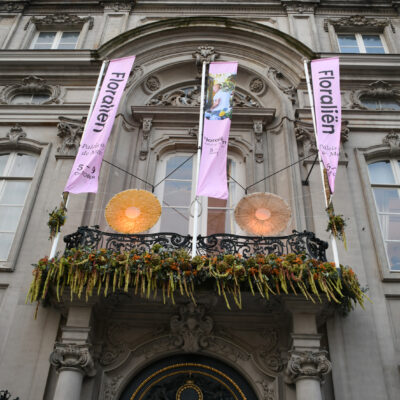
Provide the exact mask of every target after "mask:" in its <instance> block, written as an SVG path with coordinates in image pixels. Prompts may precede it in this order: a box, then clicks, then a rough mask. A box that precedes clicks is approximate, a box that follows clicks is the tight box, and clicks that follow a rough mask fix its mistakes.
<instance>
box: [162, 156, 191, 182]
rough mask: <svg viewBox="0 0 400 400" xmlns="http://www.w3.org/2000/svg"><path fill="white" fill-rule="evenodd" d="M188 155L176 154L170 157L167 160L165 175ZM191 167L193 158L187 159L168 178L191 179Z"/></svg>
mask: <svg viewBox="0 0 400 400" xmlns="http://www.w3.org/2000/svg"><path fill="white" fill-rule="evenodd" d="M189 157H190V156H176V157H171V158H170V159H169V160H168V161H167V169H166V173H165V176H168V175H169V174H170V173H171V172H172V171H173V170H174V169H175V168H177V167H178V166H179V165H181V164H182V163H183V162H184V161H185V160H187V159H188V158H189ZM192 167H193V158H191V159H190V160H188V161H187V162H186V163H185V164H184V165H182V166H181V167H180V168H179V169H178V170H176V171H175V172H174V173H173V174H172V175H171V176H169V177H168V178H173V179H188V180H190V181H191V180H192Z"/></svg>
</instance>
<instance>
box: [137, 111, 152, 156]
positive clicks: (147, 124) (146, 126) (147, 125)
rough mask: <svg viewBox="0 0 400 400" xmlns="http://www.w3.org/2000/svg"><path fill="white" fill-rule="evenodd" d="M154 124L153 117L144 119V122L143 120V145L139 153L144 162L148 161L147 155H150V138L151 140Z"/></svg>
mask: <svg viewBox="0 0 400 400" xmlns="http://www.w3.org/2000/svg"><path fill="white" fill-rule="evenodd" d="M152 124H153V118H152V117H148V118H143V120H142V132H143V139H142V145H141V147H140V152H139V159H140V160H142V161H144V160H146V159H147V155H148V154H149V147H150V144H149V138H150V132H151V126H152Z"/></svg>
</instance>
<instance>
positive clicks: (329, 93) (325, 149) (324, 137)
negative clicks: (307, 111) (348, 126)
mask: <svg viewBox="0 0 400 400" xmlns="http://www.w3.org/2000/svg"><path fill="white" fill-rule="evenodd" d="M311 73H312V82H313V92H314V103H315V118H316V124H317V137H318V149H319V152H320V155H321V159H322V162H323V164H324V166H325V168H326V170H327V173H328V181H329V187H330V189H331V193H333V192H334V189H335V177H336V171H337V167H338V163H339V150H340V131H341V127H342V108H341V107H342V106H341V97H340V74H339V58H338V57H334V58H324V59H320V60H313V61H312V62H311Z"/></svg>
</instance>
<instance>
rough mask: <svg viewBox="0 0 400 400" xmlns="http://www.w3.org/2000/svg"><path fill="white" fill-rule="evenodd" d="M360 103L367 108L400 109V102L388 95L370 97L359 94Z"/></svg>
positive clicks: (381, 109) (380, 109)
mask: <svg viewBox="0 0 400 400" xmlns="http://www.w3.org/2000/svg"><path fill="white" fill-rule="evenodd" d="M360 101H361V104H362V105H363V106H364V107H366V108H368V109H369V110H377V111H383V110H393V111H399V110H400V103H399V102H398V101H397V99H395V98H394V97H393V98H390V97H383V98H380V97H372V96H367V95H366V96H361V97H360Z"/></svg>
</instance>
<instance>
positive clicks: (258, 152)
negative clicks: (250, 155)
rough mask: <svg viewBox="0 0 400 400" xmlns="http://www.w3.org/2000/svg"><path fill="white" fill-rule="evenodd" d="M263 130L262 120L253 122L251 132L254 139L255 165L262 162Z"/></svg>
mask: <svg viewBox="0 0 400 400" xmlns="http://www.w3.org/2000/svg"><path fill="white" fill-rule="evenodd" d="M263 130H264V125H263V121H262V120H254V121H253V132H254V136H255V137H256V145H255V152H254V155H255V158H256V162H257V163H262V162H264V151H263V137H262V136H263Z"/></svg>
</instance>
